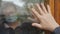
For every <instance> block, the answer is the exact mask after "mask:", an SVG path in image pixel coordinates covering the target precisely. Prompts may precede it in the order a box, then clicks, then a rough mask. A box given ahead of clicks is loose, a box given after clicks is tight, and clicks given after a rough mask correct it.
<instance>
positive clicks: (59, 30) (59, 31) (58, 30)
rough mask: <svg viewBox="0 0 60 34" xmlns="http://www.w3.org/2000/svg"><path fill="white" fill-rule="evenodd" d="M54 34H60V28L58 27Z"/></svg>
mask: <svg viewBox="0 0 60 34" xmlns="http://www.w3.org/2000/svg"><path fill="white" fill-rule="evenodd" d="M52 34H60V27H57V28H56V29H55V30H54V31H53V32H52Z"/></svg>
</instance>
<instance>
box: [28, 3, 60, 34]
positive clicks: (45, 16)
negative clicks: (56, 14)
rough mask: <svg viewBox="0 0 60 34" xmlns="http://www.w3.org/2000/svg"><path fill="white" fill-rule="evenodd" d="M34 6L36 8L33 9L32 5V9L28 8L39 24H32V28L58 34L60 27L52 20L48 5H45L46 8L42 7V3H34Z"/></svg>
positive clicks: (59, 33)
mask: <svg viewBox="0 0 60 34" xmlns="http://www.w3.org/2000/svg"><path fill="white" fill-rule="evenodd" d="M35 5H36V7H37V8H35V6H33V5H32V8H31V7H30V6H29V7H28V8H29V9H30V10H32V11H31V12H32V14H33V16H34V17H35V18H37V20H38V21H39V22H40V24H38V23H32V26H35V27H37V28H40V29H43V30H48V31H51V32H52V34H60V26H59V24H58V23H57V22H56V21H55V19H54V18H53V16H52V14H51V10H50V7H49V5H46V6H47V7H45V6H44V3H41V4H38V3H36V4H35ZM46 8H47V9H46ZM37 9H38V11H37Z"/></svg>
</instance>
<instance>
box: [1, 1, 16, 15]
mask: <svg viewBox="0 0 60 34" xmlns="http://www.w3.org/2000/svg"><path fill="white" fill-rule="evenodd" d="M7 7H14V9H15V10H17V8H16V5H15V4H14V3H13V2H2V3H1V11H0V12H1V13H2V14H3V10H5V9H6V8H7Z"/></svg>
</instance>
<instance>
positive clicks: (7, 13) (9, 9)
mask: <svg viewBox="0 0 60 34" xmlns="http://www.w3.org/2000/svg"><path fill="white" fill-rule="evenodd" d="M15 13H16V10H15V8H14V7H13V6H8V7H6V8H5V9H4V10H3V14H4V15H5V16H11V15H15Z"/></svg>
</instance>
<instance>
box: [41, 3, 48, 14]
mask: <svg viewBox="0 0 60 34" xmlns="http://www.w3.org/2000/svg"><path fill="white" fill-rule="evenodd" d="M41 6H42V8H43V10H44V12H45V13H47V10H46V7H45V6H44V3H41Z"/></svg>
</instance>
